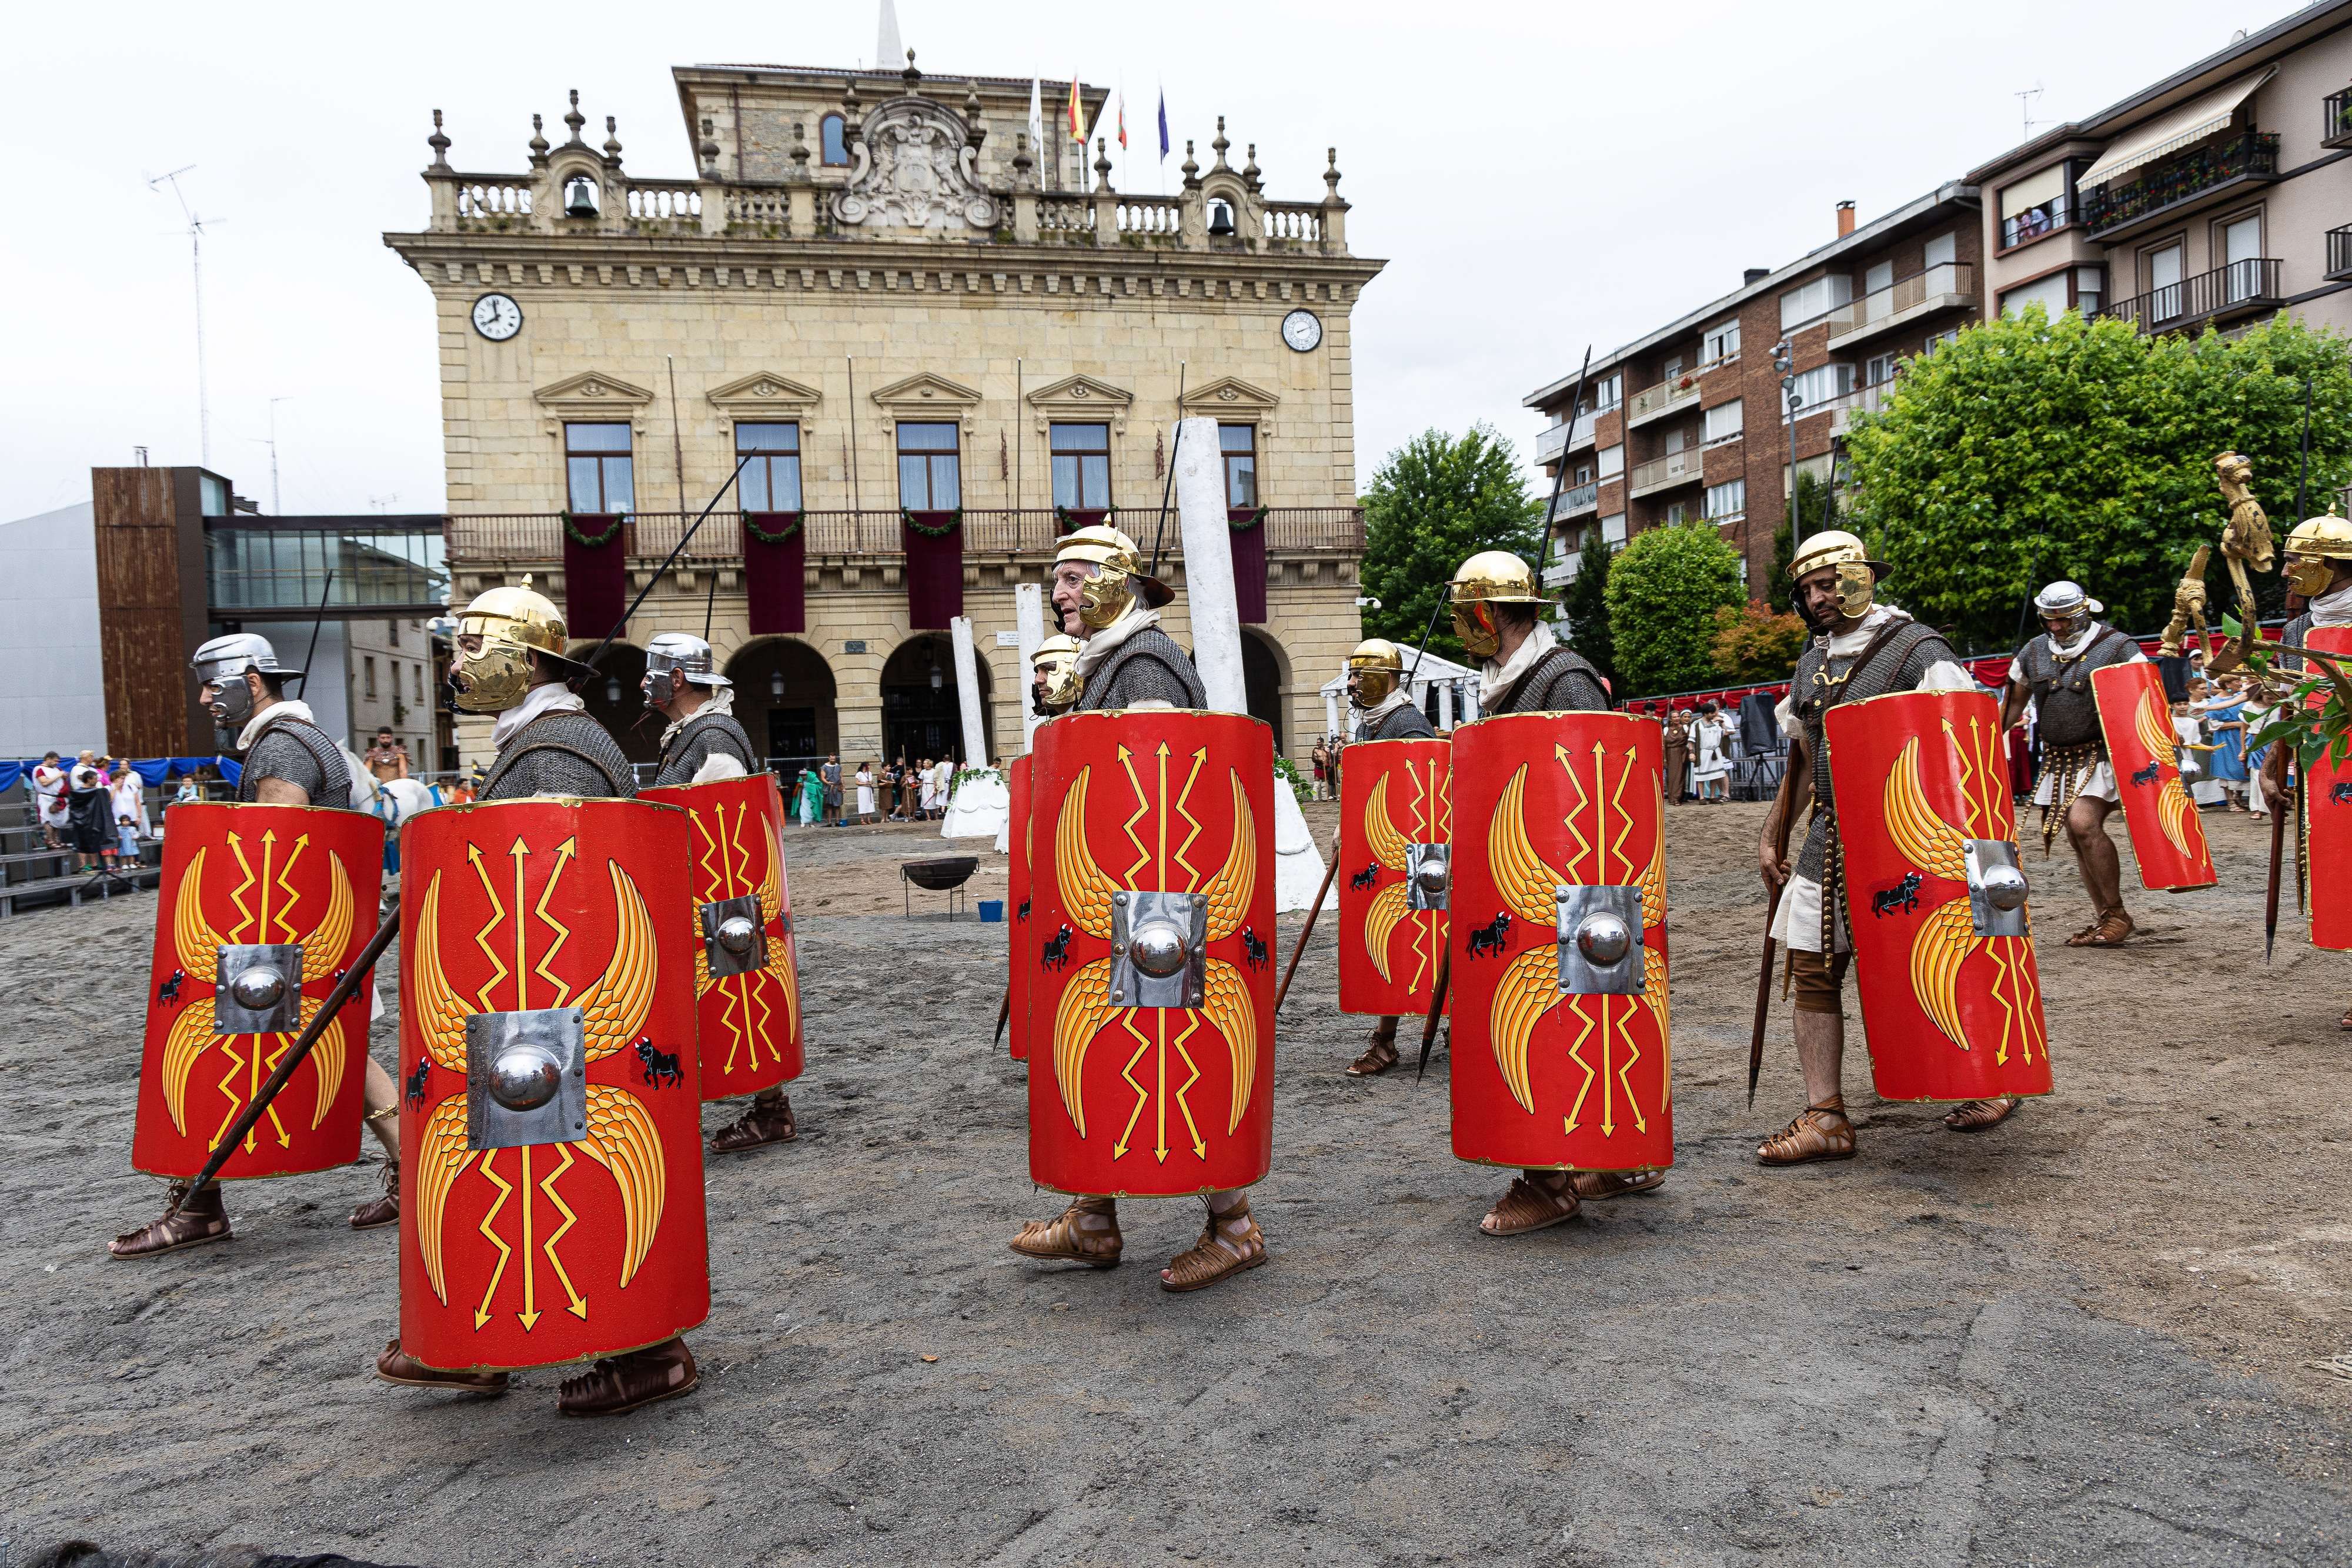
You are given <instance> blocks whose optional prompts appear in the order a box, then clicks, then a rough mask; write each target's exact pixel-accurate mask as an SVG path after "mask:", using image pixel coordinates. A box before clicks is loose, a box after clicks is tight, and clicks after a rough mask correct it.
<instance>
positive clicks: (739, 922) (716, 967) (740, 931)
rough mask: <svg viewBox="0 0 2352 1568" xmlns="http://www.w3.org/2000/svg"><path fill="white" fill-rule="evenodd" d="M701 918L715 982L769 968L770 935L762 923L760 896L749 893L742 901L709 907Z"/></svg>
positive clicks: (725, 901) (704, 947)
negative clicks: (722, 978) (724, 977)
mask: <svg viewBox="0 0 2352 1568" xmlns="http://www.w3.org/2000/svg"><path fill="white" fill-rule="evenodd" d="M699 914H700V916H701V920H702V952H703V956H704V957H705V958H707V959H708V960H709V964H710V977H711V978H712V979H718V978H719V977H722V976H726V975H741V974H747V973H749V972H750V971H751V970H753V969H759V968H764V967H766V966H767V962H768V932H767V928H766V927H765V926H764V925H761V922H760V900H759V896H758V895H757V894H748V893H747V894H744V895H743V896H742V897H740V898H722V899H720V900H719V902H718V903H716V904H704V905H702V907H701V909H700V911H699Z"/></svg>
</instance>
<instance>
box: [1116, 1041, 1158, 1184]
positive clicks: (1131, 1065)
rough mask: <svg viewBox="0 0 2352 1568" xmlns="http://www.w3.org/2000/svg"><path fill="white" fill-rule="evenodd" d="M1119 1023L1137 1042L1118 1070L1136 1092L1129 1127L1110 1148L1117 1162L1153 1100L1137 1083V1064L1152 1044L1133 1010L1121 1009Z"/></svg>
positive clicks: (1124, 1129)
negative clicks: (1138, 1024)
mask: <svg viewBox="0 0 2352 1568" xmlns="http://www.w3.org/2000/svg"><path fill="white" fill-rule="evenodd" d="M1118 1021H1119V1027H1120V1028H1122V1029H1124V1030H1127V1032H1128V1034H1129V1036H1130V1037H1132V1038H1133V1040H1135V1054H1134V1055H1132V1056H1130V1057H1129V1058H1128V1059H1127V1065H1126V1066H1124V1067H1122V1068H1120V1069H1119V1070H1118V1075H1119V1078H1120V1080H1121V1081H1122V1082H1125V1083H1126V1084H1127V1086H1128V1087H1129V1089H1132V1090H1134V1091H1135V1109H1133V1110H1131V1111H1129V1113H1127V1125H1126V1126H1124V1127H1122V1128H1120V1129H1119V1134H1118V1140H1117V1141H1116V1142H1114V1143H1113V1144H1112V1145H1111V1146H1110V1157H1111V1158H1112V1159H1115V1160H1116V1159H1123V1158H1125V1157H1126V1155H1127V1151H1128V1146H1129V1140H1130V1139H1132V1138H1133V1137H1134V1135H1135V1124H1136V1123H1137V1122H1139V1121H1140V1120H1142V1117H1143V1107H1144V1105H1145V1104H1146V1103H1148V1102H1149V1101H1150V1098H1151V1092H1150V1090H1148V1089H1146V1088H1144V1086H1143V1085H1142V1084H1140V1083H1138V1082H1136V1081H1135V1064H1136V1063H1137V1062H1139V1061H1142V1060H1143V1053H1144V1052H1145V1051H1150V1049H1151V1042H1150V1040H1146V1039H1144V1038H1143V1031H1142V1030H1139V1029H1138V1028H1136V1027H1135V1011H1134V1009H1131V1008H1130V1009H1121V1011H1120V1012H1119V1015H1118Z"/></svg>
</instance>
